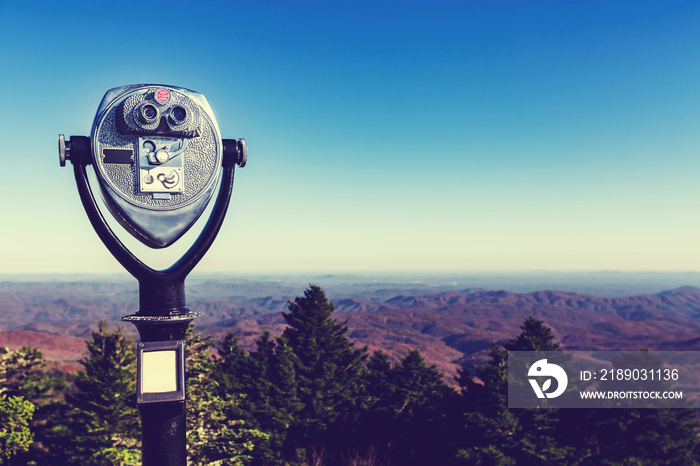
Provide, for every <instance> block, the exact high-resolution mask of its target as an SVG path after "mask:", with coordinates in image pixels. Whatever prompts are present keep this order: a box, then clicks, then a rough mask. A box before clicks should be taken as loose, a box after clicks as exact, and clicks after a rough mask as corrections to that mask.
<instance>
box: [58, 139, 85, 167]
mask: <svg viewBox="0 0 700 466" xmlns="http://www.w3.org/2000/svg"><path fill="white" fill-rule="evenodd" d="M68 160H70V161H71V163H73V164H80V163H83V164H86V165H88V164H90V138H89V137H87V136H71V137H70V139H69V140H67V141H66V137H65V136H64V135H63V134H59V135H58V163H60V164H61V166H62V167H65V166H66V162H67V161H68Z"/></svg>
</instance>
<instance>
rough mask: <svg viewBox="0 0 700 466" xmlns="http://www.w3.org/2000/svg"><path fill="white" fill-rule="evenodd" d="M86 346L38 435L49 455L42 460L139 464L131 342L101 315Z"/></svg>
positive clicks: (84, 464) (122, 465)
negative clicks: (62, 397) (78, 368)
mask: <svg viewBox="0 0 700 466" xmlns="http://www.w3.org/2000/svg"><path fill="white" fill-rule="evenodd" d="M87 349H88V356H87V357H85V358H83V359H81V361H80V363H81V364H82V365H83V367H84V369H83V370H81V371H79V372H78V374H77V376H76V379H75V386H74V388H73V389H72V390H70V391H69V392H68V393H66V395H65V403H63V404H59V405H56V406H55V409H54V413H53V415H54V416H55V417H54V418H53V419H52V421H53V422H51V421H50V422H51V427H50V428H49V429H48V430H47V432H46V433H45V436H44V438H43V440H42V442H43V443H44V446H45V447H46V448H47V449H48V452H49V455H50V457H49V458H45V459H43V460H42V461H44V463H41V464H50V465H56V464H61V465H80V466H91V465H94V466H111V465H114V466H117V465H119V466H125V465H140V464H141V445H140V439H141V432H140V426H139V420H138V413H137V410H136V406H135V397H136V355H135V351H134V343H133V341H132V340H131V339H129V338H126V337H125V336H124V333H123V331H122V329H121V327H117V328H116V329H114V330H109V329H108V328H107V323H106V322H105V321H102V322H100V323H99V324H98V326H97V331H96V332H93V333H92V340H90V341H87Z"/></svg>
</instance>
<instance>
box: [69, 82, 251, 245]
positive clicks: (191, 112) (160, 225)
mask: <svg viewBox="0 0 700 466" xmlns="http://www.w3.org/2000/svg"><path fill="white" fill-rule="evenodd" d="M87 139H88V138H81V137H79V136H77V137H76V136H73V137H72V138H71V140H70V141H66V140H65V138H64V137H63V135H60V136H59V156H60V161H61V165H65V161H66V160H68V159H70V160H71V161H72V163H73V164H81V163H82V164H84V165H88V164H92V165H93V167H94V169H95V174H96V177H97V179H98V182H99V186H100V192H101V194H102V198H103V200H104V202H105V205H106V207H107V208H108V209H109V211H110V212H111V213H112V215H113V216H114V217H115V218H116V219H117V221H118V222H119V223H120V224H121V225H122V226H123V227H124V228H125V229H126V230H127V231H128V232H129V233H130V234H132V235H133V236H134V237H136V238H137V239H138V240H139V241H141V242H142V243H144V244H146V245H147V246H149V247H152V248H163V247H167V246H169V245H170V244H172V243H174V242H175V241H176V240H177V239H179V238H180V237H181V236H182V235H183V234H184V233H185V232H186V231H187V230H188V229H189V228H190V227H191V226H192V225H193V224H194V223H195V221H196V220H197V219H198V218H199V216H200V215H201V214H202V212H203V211H204V209H205V208H206V206H207V204H208V203H209V200H210V199H211V197H212V195H213V193H214V191H215V190H216V186H217V181H218V179H219V173H220V171H221V166H222V162H223V159H224V157H225V156H226V157H233V159H232V160H233V162H234V163H237V164H238V165H239V166H241V167H242V166H244V165H245V162H246V159H247V148H246V144H245V140H243V139H240V140H222V139H221V134H220V132H219V127H218V125H217V123H216V119H215V117H214V114H213V112H212V110H211V107H210V106H209V103H208V102H207V100H206V98H205V97H204V96H203V95H202V94H200V93H198V92H195V91H191V90H189V89H183V88H179V87H174V86H164V85H152V84H141V85H130V86H122V87H117V88H114V89H110V90H109V91H107V93H106V94H105V96H104V97H103V99H102V102H101V103H100V105H99V107H98V109H97V114H96V115H95V120H94V122H93V125H92V131H91V136H90V138H89V141H88V140H87Z"/></svg>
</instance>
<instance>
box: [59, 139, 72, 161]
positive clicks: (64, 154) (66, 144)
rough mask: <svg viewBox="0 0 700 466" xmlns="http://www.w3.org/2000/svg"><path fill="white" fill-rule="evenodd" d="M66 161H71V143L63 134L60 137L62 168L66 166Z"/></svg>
mask: <svg viewBox="0 0 700 466" xmlns="http://www.w3.org/2000/svg"><path fill="white" fill-rule="evenodd" d="M66 160H70V141H66V137H65V136H64V135H62V134H59V135H58V163H60V164H61V166H62V167H65V166H66Z"/></svg>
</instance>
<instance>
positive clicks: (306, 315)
mask: <svg viewBox="0 0 700 466" xmlns="http://www.w3.org/2000/svg"><path fill="white" fill-rule="evenodd" d="M289 311H290V312H289V313H284V314H283V316H284V318H285V320H286V321H287V324H288V325H289V327H287V328H286V329H285V331H284V333H283V334H282V337H283V338H284V340H285V341H286V342H287V343H288V345H289V348H290V349H291V351H292V352H293V353H294V356H295V357H294V358H293V367H294V372H295V374H296V384H297V396H298V398H299V401H300V402H301V408H300V410H299V411H297V412H296V414H295V420H294V423H293V424H292V425H291V426H290V429H289V433H288V437H287V442H286V448H285V450H286V453H287V454H288V455H292V454H294V453H295V451H296V450H297V449H303V450H306V451H307V453H308V452H310V451H311V449H312V447H314V446H320V445H323V447H324V448H325V449H326V452H327V454H328V455H330V457H331V458H332V457H334V455H337V454H339V452H341V451H343V450H344V449H346V448H347V447H348V438H349V437H350V435H349V432H348V428H349V427H350V426H354V425H356V421H357V417H358V415H359V412H360V411H361V409H362V403H363V400H364V398H363V396H362V378H361V373H362V371H363V361H364V359H365V358H366V348H363V349H356V348H354V344H353V343H352V342H351V341H350V340H349V339H348V338H347V336H346V333H347V332H348V327H347V324H346V322H338V321H337V320H336V319H334V318H332V314H333V311H334V308H333V304H332V303H330V302H329V301H328V300H327V299H326V296H325V293H324V292H323V290H322V289H321V288H320V287H318V286H315V285H310V286H309V288H308V289H307V290H305V291H304V296H303V297H297V298H295V300H294V302H291V301H290V302H289Z"/></svg>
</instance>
